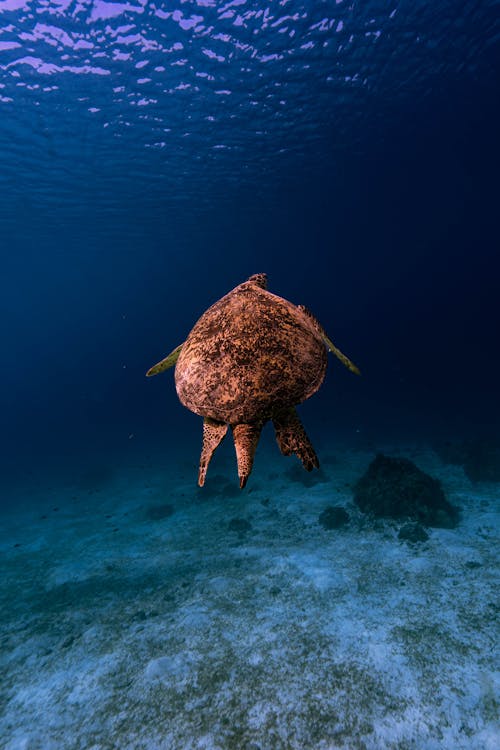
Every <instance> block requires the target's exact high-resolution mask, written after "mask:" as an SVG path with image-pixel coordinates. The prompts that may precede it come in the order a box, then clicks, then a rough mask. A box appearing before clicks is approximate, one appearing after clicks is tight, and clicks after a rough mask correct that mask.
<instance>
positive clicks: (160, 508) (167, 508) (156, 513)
mask: <svg viewBox="0 0 500 750" xmlns="http://www.w3.org/2000/svg"><path fill="white" fill-rule="evenodd" d="M174 511H175V508H174V506H173V505H168V504H164V505H151V506H150V507H149V508H148V509H147V511H146V518H147V520H148V521H161V520H162V518H168V517H169V516H171V515H172V513H174Z"/></svg>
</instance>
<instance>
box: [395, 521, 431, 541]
mask: <svg viewBox="0 0 500 750" xmlns="http://www.w3.org/2000/svg"><path fill="white" fill-rule="evenodd" d="M428 538H429V534H428V533H427V532H426V530H425V529H424V527H423V526H421V525H420V524H419V523H405V525H404V526H401V528H400V530H399V534H398V539H404V541H405V542H413V543H414V544H416V543H417V542H426V541H427V540H428Z"/></svg>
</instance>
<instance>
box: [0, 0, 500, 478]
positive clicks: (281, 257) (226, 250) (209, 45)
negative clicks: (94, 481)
mask: <svg viewBox="0 0 500 750" xmlns="http://www.w3.org/2000/svg"><path fill="white" fill-rule="evenodd" d="M498 10H499V7H498V3H497V2H494V0H490V1H483V2H456V1H455V2H451V0H450V1H441V2H432V3H431V2H409V1H406V2H392V1H391V2H381V1H380V0H377V1H373V0H372V1H371V2H368V1H367V2H355V1H354V0H351V2H349V1H348V0H346V1H345V2H344V1H342V0H337V1H336V2H330V1H327V2H321V1H320V0H316V2H304V1H303V2H298V1H296V0H289V1H288V2H287V1H286V0H281V1H280V2H268V3H262V2H252V1H251V0H233V2H227V3H224V2H216V0H199V1H198V2H195V1H193V2H182V1H181V0H178V1H177V2H168V3H167V2H157V3H153V2H146V0H140V1H138V2H137V1H134V2H125V3H111V2H100V1H99V0H95V1H89V2H86V1H84V0H81V1H79V2H71V1H70V0H53V1H50V0H46V1H44V2H30V1H29V0H1V1H0V153H1V165H0V188H1V201H0V237H1V245H0V247H1V251H0V252H1V261H2V262H1V269H2V273H1V279H2V283H1V287H2V288H1V294H0V314H1V320H2V326H1V328H2V342H1V351H2V365H1V389H0V399H1V403H0V411H1V414H2V432H1V439H2V446H1V448H2V450H1V459H2V472H3V476H4V477H10V476H11V475H12V476H14V477H15V479H16V481H21V482H22V481H23V479H24V478H25V477H28V475H29V474H30V472H31V471H32V470H39V469H40V467H43V466H46V467H50V470H51V471H53V472H56V473H57V471H59V470H60V471H61V472H64V470H65V467H66V466H69V465H72V463H73V462H78V460H80V458H82V457H83V459H84V460H86V459H87V458H88V457H89V456H92V455H101V456H102V455H105V454H106V452H108V453H109V454H111V455H113V456H121V457H122V458H123V460H124V461H128V460H130V459H131V457H133V456H134V455H135V454H139V453H142V452H144V450H148V448H149V447H154V449H155V450H158V451H160V452H161V451H164V452H165V456H166V457H167V455H168V453H169V451H171V450H173V446H174V445H175V446H179V445H180V446H183V445H184V443H183V440H185V444H186V445H188V446H190V450H191V451H192V455H190V458H192V459H193V461H196V460H197V457H198V448H199V441H200V432H201V424H200V421H199V420H197V419H196V418H194V417H193V416H192V415H190V414H189V413H188V412H186V411H185V410H184V409H183V408H182V407H181V406H180V405H179V404H178V402H177V400H176V396H175V390H174V385H173V378H172V374H171V373H167V374H166V375H165V376H163V377H162V378H157V379H155V380H153V381H149V380H146V378H145V377H144V373H145V371H146V370H147V369H148V367H149V366H151V365H152V364H153V363H154V362H156V361H157V360H158V359H160V358H161V357H163V356H164V355H165V354H167V353H168V351H170V350H171V349H172V348H173V347H174V346H175V345H177V344H178V343H180V342H181V341H182V340H183V339H184V338H185V336H186V334H187V332H188V331H189V329H190V328H191V326H192V325H193V323H194V322H195V320H196V319H197V318H198V316H199V315H200V314H201V313H202V312H203V311H204V310H205V309H206V307H208V305H209V304H211V303H212V302H213V301H215V300H216V299H218V298H219V297H220V296H222V295H223V294H224V293H225V292H227V291H228V290H229V289H231V288H232V287H234V286H235V285H236V284H238V283H240V282H241V281H243V280H244V279H245V278H246V277H247V276H249V275H250V274H252V273H255V272H260V271H266V272H267V273H268V276H269V285H270V289H271V291H274V292H276V293H278V294H281V295H282V296H285V297H287V298H289V299H291V300H292V301H294V302H297V303H300V302H302V303H304V304H306V305H307V306H308V307H309V308H310V309H311V310H312V311H313V312H314V313H315V314H316V315H317V316H318V317H319V319H320V320H321V322H322V323H323V325H324V326H325V328H326V329H327V330H328V332H329V334H330V336H331V338H332V339H333V340H334V341H335V342H336V343H337V344H338V346H339V347H340V348H341V349H342V350H343V351H345V353H346V354H348V355H349V356H350V357H351V358H352V359H353V360H354V361H355V362H356V363H357V364H358V365H359V367H360V368H361V370H362V373H363V376H362V378H361V379H357V378H354V377H353V376H351V375H350V374H349V373H348V372H347V371H344V370H343V368H341V366H339V365H338V364H337V363H336V362H334V361H331V363H330V364H331V369H330V372H329V375H328V378H327V381H326V383H325V384H324V386H323V387H322V389H321V391H320V392H319V394H317V395H316V396H315V397H314V398H313V399H312V400H311V401H310V402H308V403H307V404H305V405H304V407H303V408H302V411H301V413H302V416H303V420H304V422H305V424H306V427H307V428H308V431H309V432H310V433H311V436H312V437H313V439H314V440H315V442H321V439H322V437H324V438H326V437H334V438H335V439H337V440H339V441H345V443H346V444H349V443H350V442H353V441H356V440H366V441H377V440H381V439H383V438H384V437H390V438H391V439H395V440H398V439H400V440H401V441H402V442H403V441H405V442H407V441H413V440H415V441H418V440H424V441H425V440H427V441H432V440H433V439H435V437H436V436H438V435H448V436H450V435H451V436H456V437H464V436H465V437H466V436H470V435H483V434H485V433H486V434H488V433H491V432H497V431H498V426H499V419H500V404H499V398H498V382H499V376H500V367H499V365H500V354H499V351H498V324H499V318H500V316H499V311H498V288H499V284H498V278H499V272H500V260H499V251H500V247H499V242H498V221H499V219H498V205H499V190H498V175H499V173H500V160H499V147H498V140H499V139H498V132H500V131H499V125H500V122H499V97H498V90H499V43H498V39H499V30H500V29H499V25H500V24H499V13H498ZM320 457H321V456H320ZM276 460H277V462H279V461H280V460H281V459H280V458H279V454H278V452H276ZM174 470H175V469H174ZM194 481H195V475H193V482H194Z"/></svg>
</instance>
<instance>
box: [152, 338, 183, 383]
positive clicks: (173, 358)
mask: <svg viewBox="0 0 500 750" xmlns="http://www.w3.org/2000/svg"><path fill="white" fill-rule="evenodd" d="M183 346H184V342H182V344H179V346H176V347H175V349H174V350H173V351H172V352H170V354H168V355H167V356H166V357H165V359H162V360H161V362H157V363H156V365H153V367H150V368H149V370H148V371H147V373H146V377H147V378H151V377H153V375H158V373H160V372H164V371H165V370H169V369H170V368H171V367H173V366H174V365H175V363H176V362H177V360H178V359H179V354H180V353H181V349H182V347H183Z"/></svg>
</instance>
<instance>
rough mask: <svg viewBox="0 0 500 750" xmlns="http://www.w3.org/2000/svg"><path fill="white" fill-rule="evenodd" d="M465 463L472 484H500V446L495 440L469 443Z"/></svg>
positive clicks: (465, 469)
mask: <svg viewBox="0 0 500 750" xmlns="http://www.w3.org/2000/svg"><path fill="white" fill-rule="evenodd" d="M467 448H468V449H467V454H466V457H465V460H464V463H463V467H464V471H465V474H466V475H467V477H468V478H469V479H470V480H471V481H472V482H500V445H499V444H498V443H496V442H495V441H493V440H474V441H471V442H470V443H468V446H467Z"/></svg>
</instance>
